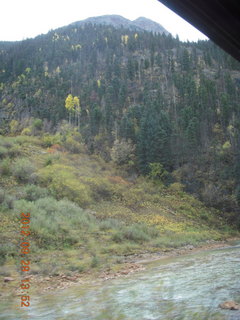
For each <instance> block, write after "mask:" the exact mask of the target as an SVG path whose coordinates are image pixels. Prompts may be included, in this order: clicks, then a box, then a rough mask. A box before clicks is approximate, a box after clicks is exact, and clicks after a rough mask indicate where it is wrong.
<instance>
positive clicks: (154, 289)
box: [0, 243, 240, 320]
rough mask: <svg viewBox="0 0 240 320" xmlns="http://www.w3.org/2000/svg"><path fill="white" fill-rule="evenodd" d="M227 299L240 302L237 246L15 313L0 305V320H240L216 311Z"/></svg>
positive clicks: (48, 298) (9, 304)
mask: <svg viewBox="0 0 240 320" xmlns="http://www.w3.org/2000/svg"><path fill="white" fill-rule="evenodd" d="M18 299H19V297H18ZM226 300H235V301H237V302H240V245H239V243H238V244H236V245H234V246H230V247H227V248H221V249H215V250H209V251H202V252H200V253H199V252H198V253H195V254H190V255H185V256H179V257H175V258H167V259H164V260H159V261H154V262H151V263H148V264H147V265H146V269H145V270H144V271H140V272H137V273H135V274H131V275H128V276H126V277H123V278H117V279H113V280H108V281H105V282H102V283H98V284H88V285H84V288H83V287H82V286H80V285H79V286H74V287H71V288H68V289H65V290H63V291H58V292H57V293H54V294H53V293H49V294H44V295H41V296H39V297H31V306H30V307H29V308H28V310H27V311H24V310H20V311H17V310H16V309H15V308H14V307H13V306H14V305H16V301H2V302H0V313H1V315H0V319H1V320H23V319H24V320H25V319H29V320H35V319H40V320H65V319H69V320H100V319H101V320H162V319H164V320H173V319H176V320H183V319H184V320H195V319H196V320H220V319H221V320H223V319H224V320H240V311H233V310H222V309H220V308H219V307H218V305H219V303H221V302H224V301H226ZM3 302H4V303H3ZM21 309H23V308H21ZM26 309H27V308H26Z"/></svg>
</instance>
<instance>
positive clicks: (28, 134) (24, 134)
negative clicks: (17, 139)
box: [21, 128, 32, 136]
mask: <svg viewBox="0 0 240 320" xmlns="http://www.w3.org/2000/svg"><path fill="white" fill-rule="evenodd" d="M31 133H32V130H31V129H30V128H24V129H23V130H22V132H21V135H22V136H30V135H31Z"/></svg>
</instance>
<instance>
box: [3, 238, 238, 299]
mask: <svg viewBox="0 0 240 320" xmlns="http://www.w3.org/2000/svg"><path fill="white" fill-rule="evenodd" d="M237 241H240V238H230V239H227V240H224V241H215V240H208V241H206V242H205V243H202V244H201V245H198V246H193V245H187V246H183V247H180V248H177V249H167V250H164V251H163V250H162V251H159V252H157V253H148V252H146V253H142V254H134V255H129V256H124V257H123V262H122V263H121V264H119V265H118V266H117V268H112V269H110V268H108V269H105V270H102V271H100V272H96V271H95V272H94V271H87V272H84V273H76V272H74V273H72V274H71V275H68V274H63V273H62V274H59V275H55V276H40V275H30V276H29V277H28V278H29V279H30V283H31V294H32V295H41V294H44V293H45V292H49V291H55V290H64V289H66V288H69V287H71V286H74V285H75V286H76V285H78V286H79V285H83V286H84V285H87V284H91V283H100V282H103V281H108V280H111V279H115V278H119V277H127V276H129V275H130V274H132V273H135V272H139V271H142V270H144V269H145V265H146V264H148V263H150V262H153V261H157V260H162V259H167V258H170V257H177V256H180V255H189V254H194V253H196V252H200V251H207V250H212V249H217V248H223V247H228V246H231V245H233V244H234V242H235V243H236V242H237ZM1 283H2V286H1V287H2V288H1V289H2V290H1V292H2V293H1V296H2V298H5V297H7V296H10V295H11V296H19V295H21V294H22V293H21V290H20V289H19V286H18V284H19V283H20V279H19V278H18V277H16V278H10V279H9V278H8V277H2V279H1Z"/></svg>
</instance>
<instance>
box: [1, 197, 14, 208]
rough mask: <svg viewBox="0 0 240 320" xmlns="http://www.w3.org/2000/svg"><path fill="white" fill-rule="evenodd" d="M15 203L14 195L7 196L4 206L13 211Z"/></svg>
mask: <svg viewBox="0 0 240 320" xmlns="http://www.w3.org/2000/svg"><path fill="white" fill-rule="evenodd" d="M14 201H15V197H14V196H12V195H9V194H7V195H6V196H5V199H4V202H3V205H4V206H5V207H6V208H7V209H13V208H14Z"/></svg>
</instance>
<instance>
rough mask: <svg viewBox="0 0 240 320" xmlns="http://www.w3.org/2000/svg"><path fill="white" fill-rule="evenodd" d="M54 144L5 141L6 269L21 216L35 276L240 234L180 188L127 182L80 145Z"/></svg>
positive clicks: (1, 215) (1, 202) (0, 143)
mask: <svg viewBox="0 0 240 320" xmlns="http://www.w3.org/2000/svg"><path fill="white" fill-rule="evenodd" d="M71 139H72V138H71ZM56 141H57V143H60V142H61V141H60V139H59V137H58V139H57V137H54V138H53V137H51V136H50V135H48V136H44V137H43V138H39V137H31V136H18V137H2V136H0V172H1V175H0V219H1V222H2V223H1V225H0V239H1V243H3V246H2V247H1V252H0V253H1V255H0V256H1V260H0V264H1V265H2V267H1V268H2V269H3V270H5V269H6V270H7V267H8V266H9V264H11V266H12V268H13V267H14V268H15V269H16V268H19V265H18V263H19V243H20V223H19V213H20V212H27V211H29V212H30V213H31V225H30V226H31V235H30V236H29V241H30V243H31V259H32V260H31V261H32V271H31V272H32V273H33V274H48V275H49V274H51V275H56V274H59V273H61V272H69V273H71V272H85V271H88V270H93V271H95V270H96V271H98V270H102V269H104V268H113V269H114V268H115V267H116V265H117V264H119V262H120V261H121V257H122V256H124V255H129V254H138V253H141V252H146V251H147V252H156V251H160V250H165V249H170V248H177V247H180V246H184V245H188V244H191V245H197V244H199V243H201V242H204V241H206V240H209V239H215V240H219V239H223V238H226V237H229V236H231V235H233V234H238V233H237V231H236V230H233V229H232V228H231V227H230V226H228V225H226V223H225V222H224V220H222V218H221V215H220V213H219V212H218V211H216V210H211V209H208V208H206V207H205V206H204V205H203V204H202V203H201V202H200V201H198V200H196V199H195V198H194V197H192V196H191V195H189V194H186V193H185V192H183V190H182V186H181V185H179V184H177V183H175V184H172V185H170V186H169V187H165V186H163V185H156V184H154V183H153V182H151V181H149V180H147V179H145V178H143V177H139V178H138V179H136V181H134V182H129V181H128V180H127V178H123V177H121V176H120V175H119V172H118V171H117V170H116V169H115V168H114V167H113V166H112V164H111V163H105V162H104V161H103V160H102V159H101V158H99V157H97V156H94V155H91V156H90V155H87V154H86V153H84V152H83V151H84V147H83V145H82V144H81V148H80V145H77V144H75V142H73V141H71V142H72V146H71V148H74V150H73V149H71V148H70V149H69V150H70V151H69V150H66V148H64V145H63V146H61V145H56V144H55V145H54V144H53V143H56ZM78 147H79V149H78ZM13 150H15V151H13ZM19 150H20V151H19ZM71 152H74V153H71ZM76 152H78V154H75V153H76ZM15 269H14V270H15ZM9 270H12V269H11V268H10V269H9ZM9 272H10V271H9Z"/></svg>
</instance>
